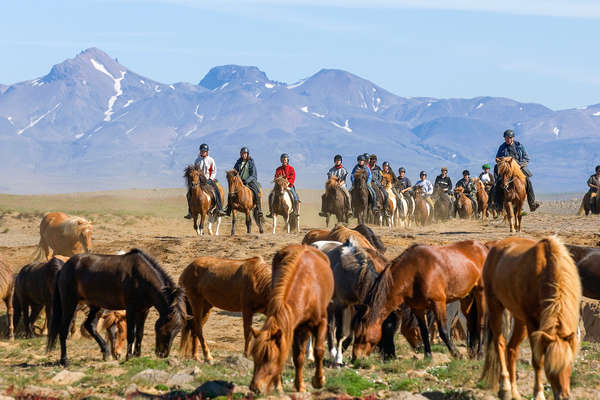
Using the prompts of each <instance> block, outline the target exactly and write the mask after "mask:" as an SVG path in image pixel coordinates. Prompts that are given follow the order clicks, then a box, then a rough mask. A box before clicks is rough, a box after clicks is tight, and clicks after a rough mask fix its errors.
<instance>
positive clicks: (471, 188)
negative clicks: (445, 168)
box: [456, 169, 477, 215]
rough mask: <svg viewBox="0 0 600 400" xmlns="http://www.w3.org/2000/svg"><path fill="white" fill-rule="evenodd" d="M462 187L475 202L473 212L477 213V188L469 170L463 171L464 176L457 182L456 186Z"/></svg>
mask: <svg viewBox="0 0 600 400" xmlns="http://www.w3.org/2000/svg"><path fill="white" fill-rule="evenodd" d="M459 186H460V187H462V188H463V189H464V193H465V195H466V196H467V197H468V198H469V200H471V203H473V214H475V215H477V188H476V187H475V181H474V180H473V179H472V178H471V173H470V172H469V170H466V169H465V170H464V171H463V178H462V179H460V180H459V181H458V182H456V187H459ZM457 200H458V199H457Z"/></svg>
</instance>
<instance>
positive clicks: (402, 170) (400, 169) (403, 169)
mask: <svg viewBox="0 0 600 400" xmlns="http://www.w3.org/2000/svg"><path fill="white" fill-rule="evenodd" d="M400 172H406V169H405V168H404V167H400V168H398V173H400Z"/></svg>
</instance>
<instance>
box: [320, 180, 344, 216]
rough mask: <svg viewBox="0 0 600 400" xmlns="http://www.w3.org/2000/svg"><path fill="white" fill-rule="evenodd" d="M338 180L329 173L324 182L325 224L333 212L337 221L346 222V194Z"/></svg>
mask: <svg viewBox="0 0 600 400" xmlns="http://www.w3.org/2000/svg"><path fill="white" fill-rule="evenodd" d="M340 183H341V182H340V180H339V179H338V177H337V176H335V175H331V176H330V177H329V179H327V182H325V194H324V195H323V210H324V211H325V214H326V215H325V226H329V217H330V216H331V215H332V214H333V215H335V218H336V219H337V222H338V223H339V222H345V223H348V212H349V211H350V210H349V209H348V205H347V204H346V203H347V201H346V195H345V194H344V192H342V189H340Z"/></svg>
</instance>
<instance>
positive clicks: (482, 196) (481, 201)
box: [475, 178, 495, 220]
mask: <svg viewBox="0 0 600 400" xmlns="http://www.w3.org/2000/svg"><path fill="white" fill-rule="evenodd" d="M475 189H476V190H477V212H478V213H481V219H482V220H484V219H486V218H487V217H488V201H489V196H488V193H487V191H486V190H485V185H484V184H483V182H481V179H479V178H475ZM492 213H495V210H493V209H492Z"/></svg>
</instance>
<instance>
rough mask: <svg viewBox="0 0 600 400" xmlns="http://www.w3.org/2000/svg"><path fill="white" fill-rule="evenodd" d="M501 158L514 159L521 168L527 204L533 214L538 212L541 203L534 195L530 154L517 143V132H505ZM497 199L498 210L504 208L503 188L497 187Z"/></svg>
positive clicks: (500, 149)
mask: <svg viewBox="0 0 600 400" xmlns="http://www.w3.org/2000/svg"><path fill="white" fill-rule="evenodd" d="M499 157H512V158H513V159H514V160H515V161H516V162H517V163H519V165H520V166H521V171H523V174H525V192H526V193H527V202H528V203H529V209H530V210H531V211H532V212H533V211H535V210H537V208H538V207H539V206H540V203H539V202H537V201H535V194H534V193H533V185H532V184H531V180H530V179H529V177H531V176H532V175H533V174H532V173H531V171H529V168H527V164H529V154H527V151H526V150H525V147H524V146H523V145H522V144H521V143H519V142H517V141H515V132H514V131H513V130H512V129H507V130H505V131H504V143H502V144H501V145H500V148H498V152H497V153H496V158H499ZM494 172H495V173H497V165H496V168H495V169H494ZM496 181H497V182H500V180H499V179H496ZM495 193H496V195H495V199H496V205H497V207H498V208H502V201H503V195H504V192H503V191H502V190H501V188H499V187H498V185H496V189H495Z"/></svg>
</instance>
